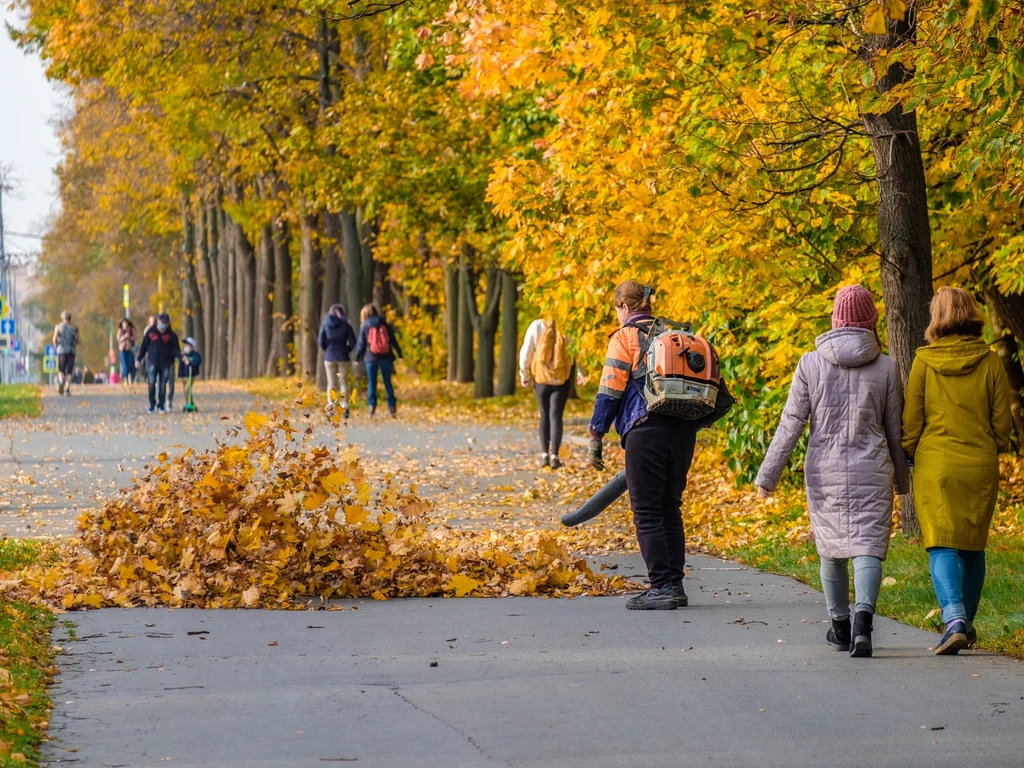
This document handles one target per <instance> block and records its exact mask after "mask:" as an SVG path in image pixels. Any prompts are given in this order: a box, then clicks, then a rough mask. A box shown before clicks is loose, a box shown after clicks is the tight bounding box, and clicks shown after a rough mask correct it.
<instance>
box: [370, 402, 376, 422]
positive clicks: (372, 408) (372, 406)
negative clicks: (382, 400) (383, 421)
mask: <svg viewBox="0 0 1024 768" xmlns="http://www.w3.org/2000/svg"><path fill="white" fill-rule="evenodd" d="M376 412H377V406H376V405H371V406H370V418H371V419H372V418H373V414H375V413H376Z"/></svg>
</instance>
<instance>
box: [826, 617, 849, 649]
mask: <svg viewBox="0 0 1024 768" xmlns="http://www.w3.org/2000/svg"><path fill="white" fill-rule="evenodd" d="M825 642H827V643H828V644H829V645H831V646H832V648H833V650H836V651H849V650H850V617H849V616H847V617H846V618H845V619H832V626H831V627H829V630H828V632H827V633H826V635H825Z"/></svg>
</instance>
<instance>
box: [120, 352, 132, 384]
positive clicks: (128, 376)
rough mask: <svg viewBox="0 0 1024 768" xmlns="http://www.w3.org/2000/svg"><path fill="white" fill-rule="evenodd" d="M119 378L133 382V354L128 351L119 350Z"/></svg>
mask: <svg viewBox="0 0 1024 768" xmlns="http://www.w3.org/2000/svg"><path fill="white" fill-rule="evenodd" d="M121 378H122V379H124V380H125V381H135V353H134V352H132V351H131V350H130V349H123V350H121Z"/></svg>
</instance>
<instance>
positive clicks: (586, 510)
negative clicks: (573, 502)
mask: <svg viewBox="0 0 1024 768" xmlns="http://www.w3.org/2000/svg"><path fill="white" fill-rule="evenodd" d="M625 492H626V470H622V471H621V472H619V474H617V475H616V476H615V477H613V478H612V479H611V480H609V481H608V482H607V483H605V484H604V485H603V486H602V487H601V488H600V489H599V490H598V491H597V493H595V494H594V495H593V496H591V497H590V498H589V499H587V500H586V501H585V502H583V506H582V507H580V508H579V509H577V510H574V511H573V512H566V513H565V514H564V515H562V525H566V526H569V527H570V528H571V527H572V526H574V525H579V524H580V523H585V522H587V520H593V519H594V518H595V517H597V516H598V515H600V514H601V513H602V512H604V511H605V510H606V509H608V507H610V506H611V505H612V504H614V503H615V502H616V501H618V499H619V497H620V496H622V494H624V493H625Z"/></svg>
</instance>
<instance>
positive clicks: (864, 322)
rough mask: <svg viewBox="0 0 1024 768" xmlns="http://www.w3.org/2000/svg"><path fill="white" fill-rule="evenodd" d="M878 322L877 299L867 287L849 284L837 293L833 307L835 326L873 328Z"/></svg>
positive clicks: (833, 325) (833, 322)
mask: <svg viewBox="0 0 1024 768" xmlns="http://www.w3.org/2000/svg"><path fill="white" fill-rule="evenodd" d="M877 323H878V309H877V308H876V307H875V300H874V299H873V298H871V294H870V293H869V292H868V291H867V289H866V288H864V287H863V286H860V285H848V286H846V287H845V288H843V289H842V290H840V291H839V293H838V294H837V295H836V303H835V305H834V306H833V307H832V327H833V328H867V329H869V330H870V329H872V328H874V327H875V325H876V324H877Z"/></svg>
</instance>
